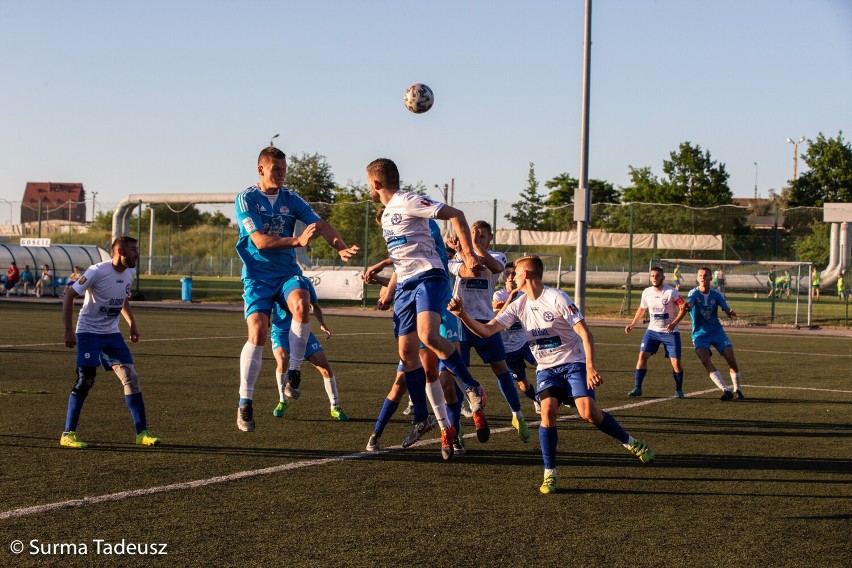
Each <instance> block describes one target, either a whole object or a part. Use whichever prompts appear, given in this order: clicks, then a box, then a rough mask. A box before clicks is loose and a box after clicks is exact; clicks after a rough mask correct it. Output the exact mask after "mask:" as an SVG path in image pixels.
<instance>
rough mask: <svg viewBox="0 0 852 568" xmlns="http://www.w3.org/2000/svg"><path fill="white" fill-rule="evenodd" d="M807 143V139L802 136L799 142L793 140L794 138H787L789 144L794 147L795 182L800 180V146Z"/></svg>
mask: <svg viewBox="0 0 852 568" xmlns="http://www.w3.org/2000/svg"><path fill="white" fill-rule="evenodd" d="M804 141H805V137H804V136H802V137H800V138H799V139H798V140H793V139H792V138H787V144H792V145H793V181H796V180H797V179H799V172H798V169H799V144H801V143H802V142H804Z"/></svg>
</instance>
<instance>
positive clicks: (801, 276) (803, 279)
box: [648, 258, 813, 329]
mask: <svg viewBox="0 0 852 568" xmlns="http://www.w3.org/2000/svg"><path fill="white" fill-rule="evenodd" d="M678 264H680V265H681V271H682V270H683V267H684V266H687V267H694V268H695V271H694V272H695V273H697V272H698V269H699V268H700V267H702V266H706V267H708V268H710V270H714V269H715V268H716V267H720V266H721V267H722V268H723V269H724V268H725V267H726V266H758V267H760V266H765V267H767V270H766V272H767V273H768V272H769V271H770V270H771V269H773V268H775V269H776V270H777V269H779V268H780V269H781V270H783V269H784V268H790V269H795V270H796V272H795V273H793V274H790V276H791V281H792V283H791V289H793V290H795V291H796V308H795V319H794V323H793V325H794V326H795V327H796V329H799V328H800V327H801V325H800V323H799V298H800V296H801V295H802V294H801V293H800V291H801V289H802V287H803V286H804V288H805V295H806V296H807V299H808V301H807V310H806V317H807V323H805V325H806V326H807V327H810V326H811V321H812V317H813V293H812V291H811V272H812V270H813V263H811V262H789V261H772V260H718V259H704V260H696V259H694V258H658V259H653V260H651V262H650V264H649V266H648V269H649V270H650V269H651V268H652V267H654V266H661V267H662V268H663V270H665V272H666V274H667V275H669V280H671V277H670V275H671V272H672V269H673V267H674V266H676V265H678ZM670 267H671V269H668V268H670ZM803 268H804V269H805V270H804V273H803ZM791 272H792V270H791ZM690 273H692V271H690ZM731 276H732V275H730V274H727V273H726V274H725V280H726V281H728V282H730V278H731ZM738 276H739V277H740V279H742V278H743V276H742V275H738ZM756 276H757V274H755V275H754V276H751V275H748V276H745V277H744V278H745V280H746V281H745V286H746V289H748V286H749V284H751V286H760V288H761V289H763V287H764V283H763V282H762V281H761V280H760V279H757V278H756ZM751 278H755V280H754V282H752V283H749V282H748V279H751ZM728 282H726V288H732V289H740V290H741V289H743V282H742V281H740V282H738V283H737V284H735V285H734V286H733V287H732V286H731V285H730V284H729V283H728ZM687 286H688V287H689V288H692V287H694V284H693V283H692V282H690V283H689V284H687ZM774 313H775V296H773V297H772V308H771V315H770V323H774Z"/></svg>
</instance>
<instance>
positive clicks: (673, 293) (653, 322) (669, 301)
mask: <svg viewBox="0 0 852 568" xmlns="http://www.w3.org/2000/svg"><path fill="white" fill-rule="evenodd" d="M683 304H684V301H683V297H681V295H680V292H678V291H677V290H675V289H674V288H673V287H671V286H669V285H667V284H664V285H663V288H662V289H661V290H657V289H656V288H654V287H653V286H648V287H647V288H645V290H644V291H643V292H642V301H641V302H640V303H639V307H640V308H644V309H646V310H648V314H649V318H650V321H649V322H648V329H650V330H651V331H659V332H660V333H666V326H667V325H669V324H670V323H671V322H672V321H674V319H675V317H676V316H677V314H678V312H680V307H681V306H682V305H683ZM675 331H677V327H675V329H673V330H672V333H674V332H675Z"/></svg>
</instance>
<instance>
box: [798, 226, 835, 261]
mask: <svg viewBox="0 0 852 568" xmlns="http://www.w3.org/2000/svg"><path fill="white" fill-rule="evenodd" d="M829 230H830V229H829V226H828V224H826V223H814V224H813V225H812V226H811V233H810V234H809V235H808V236H806V237H804V238H801V239H799V240H797V241H796V244H795V245H794V247H795V249H796V254H797V255H798V258H799V260H800V261H802V262H813V263H814V264H815V265H816V266H819V267H823V268H824V267H825V266H826V265H828V257H829V250H828V248H829V243H828V240H829Z"/></svg>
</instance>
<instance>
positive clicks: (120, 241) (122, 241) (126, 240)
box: [109, 236, 139, 254]
mask: <svg viewBox="0 0 852 568" xmlns="http://www.w3.org/2000/svg"><path fill="white" fill-rule="evenodd" d="M138 242H139V241H137V240H136V239H134V238H133V237H128V236H123V237H118V238H116V239H115V240H114V241H112V246H111V247H110V249H109V250H110V251H111V252H112V253H113V254H115V249H116V248H117V247H126V246H127V245H131V244H134V243H138Z"/></svg>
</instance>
